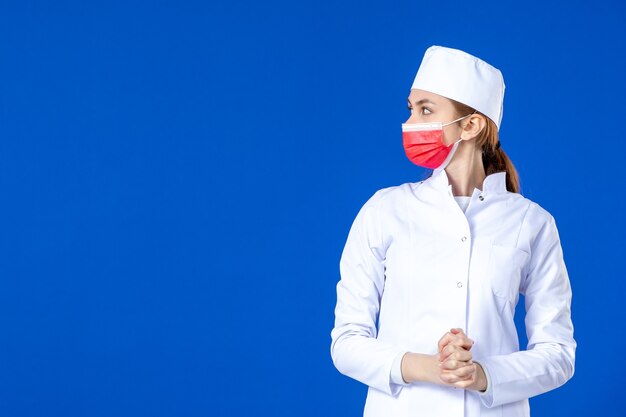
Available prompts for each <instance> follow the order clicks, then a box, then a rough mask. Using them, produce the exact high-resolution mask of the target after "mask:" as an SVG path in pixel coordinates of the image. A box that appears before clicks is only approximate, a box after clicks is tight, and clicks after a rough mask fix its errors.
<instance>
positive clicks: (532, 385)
mask: <svg viewBox="0 0 626 417" xmlns="http://www.w3.org/2000/svg"><path fill="white" fill-rule="evenodd" d="M505 179H506V174H505V173H504V172H501V173H496V174H492V175H489V176H488V177H487V178H486V179H485V181H484V183H483V191H480V190H478V189H475V190H474V192H473V195H472V196H471V202H470V204H469V207H468V208H467V211H466V212H465V213H463V212H462V211H461V210H459V208H458V205H457V203H456V202H455V200H454V198H453V196H452V191H451V186H450V184H449V182H448V177H447V174H446V172H445V170H442V171H440V172H437V173H434V174H433V176H432V177H430V178H428V179H427V180H425V181H422V182H419V183H407V184H403V185H400V186H397V187H390V188H386V189H383V190H380V191H378V192H377V193H375V194H374V196H372V197H371V198H370V199H369V200H368V201H367V202H366V203H365V205H364V206H363V207H362V209H361V210H360V211H359V214H358V215H357V216H356V219H355V220H354V223H353V225H352V228H351V230H350V233H349V235H348V239H347V241H346V245H345V248H344V251H343V253H342V256H341V261H340V271H341V280H340V281H339V283H338V284H337V306H336V309H335V327H334V328H333V330H332V332H331V338H332V343H331V356H332V359H333V362H334V364H335V366H336V367H337V369H338V370H339V371H340V372H341V373H343V374H345V375H347V376H350V377H352V378H354V379H356V380H358V381H360V382H362V383H364V384H366V385H368V386H369V389H368V395H367V400H366V405H365V414H364V415H365V416H369V417H378V416H399V417H401V416H409V415H417V414H420V415H426V416H430V417H438V416H441V417H444V416H445V417H454V416H459V417H460V416H465V417H474V416H502V415H506V416H529V415H530V411H529V403H528V398H529V397H532V396H535V395H538V394H541V393H543V392H546V391H549V390H551V389H554V388H556V387H558V386H560V385H562V384H564V383H565V382H566V381H567V380H569V379H570V378H571V377H572V375H573V374H574V359H575V350H576V342H575V340H574V338H573V325H572V321H571V312H570V303H571V289H570V282H569V278H568V275H567V270H566V267H565V264H564V261H563V254H562V250H561V245H560V240H559V235H558V231H557V228H556V225H555V222H554V219H553V217H552V216H551V215H550V214H549V213H548V212H547V211H545V210H544V209H542V208H541V207H540V206H539V205H537V204H536V203H533V202H532V201H530V200H528V199H526V198H524V197H523V196H521V195H519V194H515V193H510V192H507V191H506V187H505ZM479 197H482V198H479ZM519 293H522V294H524V295H525V302H526V304H525V307H526V319H525V327H526V333H527V336H528V346H527V349H526V350H523V351H520V350H519V343H518V336H517V330H516V328H515V323H514V321H513V317H514V312H515V306H516V304H517V301H518V297H519ZM377 321H378V328H377V325H376V323H377ZM453 327H460V328H462V329H464V330H465V332H466V334H467V335H468V336H469V337H470V338H472V339H473V340H474V341H475V344H474V346H473V347H472V354H473V359H474V361H476V362H478V363H480V364H481V365H482V366H483V368H484V369H485V372H486V374H487V377H488V381H489V382H488V390H487V392H485V393H482V394H481V393H478V392H477V391H473V390H464V389H454V388H452V387H447V386H442V385H435V384H429V383H425V382H422V383H411V384H405V383H404V382H403V381H401V375H400V382H401V383H398V381H399V380H398V379H397V372H398V370H399V371H400V372H401V370H400V369H399V362H398V358H401V356H402V355H403V354H404V353H405V352H418V353H425V354H433V355H434V354H436V353H437V342H438V340H439V339H440V338H441V336H443V334H444V333H445V332H447V331H449V330H450V328H453ZM394 366H395V370H394ZM394 374H395V377H394Z"/></svg>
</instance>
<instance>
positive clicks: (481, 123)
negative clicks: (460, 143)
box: [461, 114, 487, 140]
mask: <svg viewBox="0 0 626 417" xmlns="http://www.w3.org/2000/svg"><path fill="white" fill-rule="evenodd" d="M485 126H487V120H485V116H483V115H482V114H472V115H471V116H470V117H469V118H468V119H466V120H465V125H463V128H462V129H463V132H461V139H463V140H471V139H474V138H475V137H476V136H478V134H479V133H480V132H482V130H483V129H484V128H485Z"/></svg>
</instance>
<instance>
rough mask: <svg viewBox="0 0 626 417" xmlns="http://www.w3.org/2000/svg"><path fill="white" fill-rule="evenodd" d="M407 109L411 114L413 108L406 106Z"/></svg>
mask: <svg viewBox="0 0 626 417" xmlns="http://www.w3.org/2000/svg"><path fill="white" fill-rule="evenodd" d="M406 108H407V109H409V112H411V113H413V107H411V105H408V106H406Z"/></svg>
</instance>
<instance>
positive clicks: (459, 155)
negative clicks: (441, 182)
mask: <svg viewBox="0 0 626 417" xmlns="http://www.w3.org/2000/svg"><path fill="white" fill-rule="evenodd" d="M445 170H446V174H447V176H448V181H449V182H450V185H451V186H452V194H453V195H454V196H471V195H472V194H473V192H474V188H478V189H479V190H482V186H483V181H484V180H485V176H486V175H485V169H484V167H483V160H482V154H481V151H480V150H479V149H477V148H476V147H475V146H474V143H473V141H472V142H467V141H461V143H459V147H458V148H457V150H456V152H455V154H454V157H453V158H452V160H451V161H450V163H449V164H448V166H447V167H446V169H445Z"/></svg>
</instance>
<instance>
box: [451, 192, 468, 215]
mask: <svg viewBox="0 0 626 417" xmlns="http://www.w3.org/2000/svg"><path fill="white" fill-rule="evenodd" d="M471 199H472V197H466V196H456V197H454V200H455V201H456V202H457V204H458V205H459V207H461V210H463V213H465V211H466V210H467V206H469V203H470V200H471Z"/></svg>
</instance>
